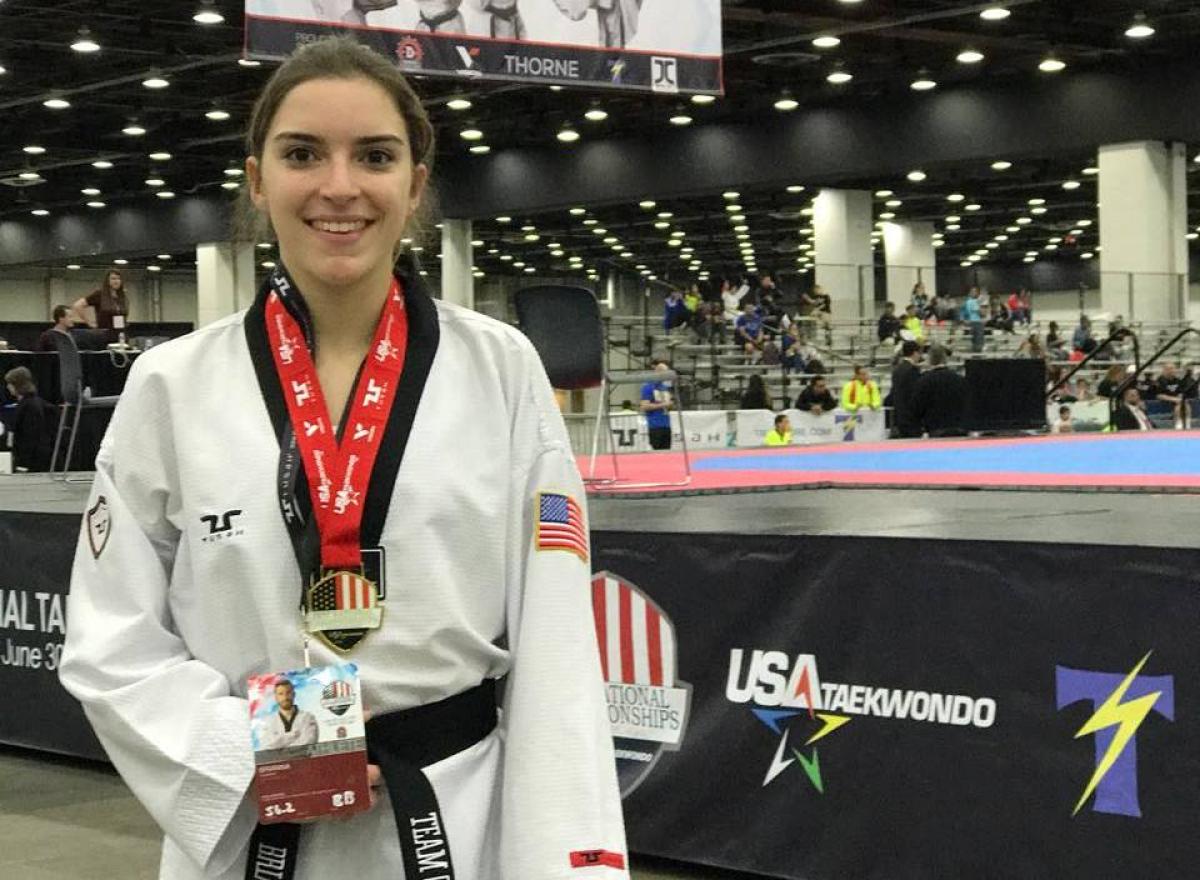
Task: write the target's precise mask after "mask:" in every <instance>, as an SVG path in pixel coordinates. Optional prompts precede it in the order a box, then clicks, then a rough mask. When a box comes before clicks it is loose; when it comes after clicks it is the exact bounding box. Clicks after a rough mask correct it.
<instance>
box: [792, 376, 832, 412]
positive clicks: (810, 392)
mask: <svg viewBox="0 0 1200 880" xmlns="http://www.w3.org/2000/svg"><path fill="white" fill-rule="evenodd" d="M796 409H798V410H800V411H801V412H810V413H812V414H813V415H817V416H819V415H821V414H822V413H827V412H832V411H833V410H835V409H837V401H836V400H834V399H833V394H832V393H830V391H829V386H828V385H827V384H826V383H825V377H824V376H813V377H812V381H811V382H809V383H808V385H807V386H805V388H804V390H803V391H801V392H800V395H799V396H798V397H797V398H796Z"/></svg>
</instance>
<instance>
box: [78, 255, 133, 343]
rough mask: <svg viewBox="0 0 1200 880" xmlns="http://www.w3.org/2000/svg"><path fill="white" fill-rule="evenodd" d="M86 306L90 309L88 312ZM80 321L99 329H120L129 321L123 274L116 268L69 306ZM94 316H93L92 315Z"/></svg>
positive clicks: (127, 299)
mask: <svg viewBox="0 0 1200 880" xmlns="http://www.w3.org/2000/svg"><path fill="white" fill-rule="evenodd" d="M88 306H91V308H92V311H91V313H90V314H89V313H88V310H87V309H88ZM71 308H73V309H74V310H75V314H76V315H77V316H78V319H79V321H80V322H81V323H86V324H87V325H88V326H89V327H99V328H100V329H101V330H117V331H122V330H124V329H125V326H126V325H127V324H128V323H129V298H128V297H127V296H126V295H125V276H124V275H122V274H121V273H120V272H119V271H117V270H116V269H110V270H109V271H108V272H107V273H105V275H104V281H103V283H101V285H100V286H99V287H97V288H96V289H95V290H93V291H92V292H91V293H89V294H88V295H87V296H83V297H80V298H79V299H77V300H75V303H74V305H72V306H71ZM93 316H94V317H93Z"/></svg>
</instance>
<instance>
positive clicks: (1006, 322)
mask: <svg viewBox="0 0 1200 880" xmlns="http://www.w3.org/2000/svg"><path fill="white" fill-rule="evenodd" d="M987 326H988V327H991V328H992V329H993V330H1002V331H1003V332H1005V333H1012V332H1013V319H1012V315H1011V314H1010V313H1009V311H1008V307H1007V306H1006V305H1005V304H1004V300H1002V299H1001V298H1000V296H999V295H993V296H992V297H991V299H990V300H989V301H988V320H987Z"/></svg>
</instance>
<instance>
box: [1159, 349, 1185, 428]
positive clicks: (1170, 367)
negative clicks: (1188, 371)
mask: <svg viewBox="0 0 1200 880" xmlns="http://www.w3.org/2000/svg"><path fill="white" fill-rule="evenodd" d="M1190 384H1191V383H1190V382H1189V381H1188V379H1187V377H1185V376H1182V375H1180V373H1179V367H1178V365H1176V364H1173V363H1169V362H1168V363H1166V364H1164V365H1163V368H1162V373H1161V374H1160V375H1159V377H1158V382H1157V383H1156V386H1157V387H1156V389H1155V391H1156V396H1157V399H1158V400H1162V401H1165V402H1167V403H1169V404H1171V407H1172V409H1173V410H1174V416H1175V427H1176V428H1184V427H1187V422H1188V409H1189V407H1188V405H1187V400H1188V396H1189V395H1188V391H1189V386H1190ZM1193 393H1194V392H1193Z"/></svg>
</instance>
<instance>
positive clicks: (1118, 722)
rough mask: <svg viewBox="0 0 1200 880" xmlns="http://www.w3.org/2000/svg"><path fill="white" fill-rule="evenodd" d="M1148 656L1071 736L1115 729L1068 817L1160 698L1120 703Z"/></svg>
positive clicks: (1152, 696)
mask: <svg viewBox="0 0 1200 880" xmlns="http://www.w3.org/2000/svg"><path fill="white" fill-rule="evenodd" d="M1152 653H1153V651H1151V652H1148V653H1147V654H1146V656H1145V657H1143V658H1142V659H1141V661H1140V662H1139V663H1138V664H1137V665H1136V666H1134V667H1133V671H1131V672H1130V673H1129V674H1128V675H1127V676H1125V679H1124V681H1122V682H1121V683H1120V684H1119V685H1118V686H1117V689H1116V690H1114V691H1113V692H1112V693H1111V694H1109V697H1108V699H1107V700H1105V701H1104V702H1103V703H1102V704H1101V706H1100V708H1098V709H1097V710H1096V712H1095V714H1093V715H1092V717H1091V718H1089V719H1088V720H1087V721H1086V722H1085V723H1084V725H1083V727H1081V728H1079V732H1078V733H1077V734H1075V738H1076V739H1079V738H1080V737H1083V736H1088V735H1089V734H1093V733H1096V732H1097V731H1099V730H1104V729H1106V728H1109V727H1116V728H1117V731H1116V733H1115V734H1113V739H1112V743H1110V744H1109V747H1108V751H1106V752H1105V753H1104V757H1103V758H1101V759H1100V762H1099V763H1098V764H1097V765H1096V770H1095V772H1094V773H1092V778H1091V779H1090V780H1088V784H1087V787H1086V788H1084V790H1083V795H1082V796H1081V797H1080V798H1079V803H1077V804H1076V805H1075V810H1074V812H1072V813H1071V815H1072V816H1075V815H1078V813H1079V811H1080V810H1081V809H1082V808H1083V805H1084V804H1085V803H1087V800H1088V798H1090V797H1091V796H1092V795H1093V794H1094V793H1095V791H1096V787H1097V786H1099V785H1100V783H1101V782H1103V781H1104V777H1105V776H1106V775H1108V771H1109V770H1111V769H1112V766H1113V764H1115V763H1116V762H1117V759H1118V758H1119V757H1121V753H1122V752H1123V751H1125V747H1126V746H1127V745H1128V744H1129V741H1130V740H1131V739H1133V737H1134V735H1135V734H1136V733H1137V730H1138V728H1139V727H1141V725H1142V722H1143V721H1145V720H1146V716H1147V715H1149V714H1150V712H1151V710H1152V709H1153V708H1154V704H1155V703H1157V702H1158V698H1159V697H1161V696H1162V691H1155V692H1153V693H1150V694H1146V695H1145V696H1144V697H1138V698H1137V699H1136V700H1130V701H1129V702H1128V703H1123V702H1121V701H1122V700H1123V699H1124V698H1125V694H1126V692H1128V690H1129V687H1130V685H1132V684H1133V681H1134V679H1136V678H1137V676H1138V673H1139V672H1141V671H1142V667H1143V666H1145V665H1146V661H1147V660H1149V659H1150V654H1152Z"/></svg>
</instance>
